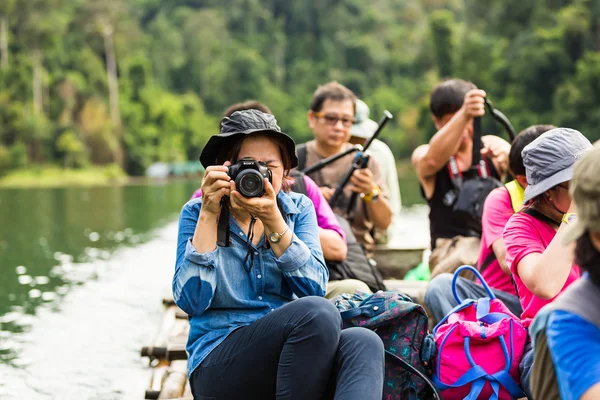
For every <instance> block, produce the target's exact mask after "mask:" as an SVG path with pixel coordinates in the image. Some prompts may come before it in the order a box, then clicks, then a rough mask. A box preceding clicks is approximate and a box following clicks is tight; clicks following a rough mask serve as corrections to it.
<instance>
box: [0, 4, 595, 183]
mask: <svg viewBox="0 0 600 400" xmlns="http://www.w3.org/2000/svg"><path fill="white" fill-rule="evenodd" d="M444 77H460V78H464V79H467V80H471V81H472V82H474V83H475V84H476V85H477V86H479V87H480V88H482V89H485V90H486V91H487V93H488V97H489V99H490V100H491V101H492V102H493V104H494V106H495V107H496V108H498V109H500V110H501V111H502V112H503V113H504V114H506V115H507V116H508V118H509V119H510V120H511V122H512V124H513V125H514V127H515V128H516V129H517V131H519V130H521V129H523V128H525V127H527V126H529V125H531V124H536V123H553V124H556V125H563V126H569V127H573V128H576V129H579V130H580V131H582V132H583V133H584V134H585V135H586V136H588V138H590V140H596V139H600V130H599V129H598V127H599V126H600V107H599V106H598V105H599V104H600V101H599V100H600V2H598V1H591V0H575V1H565V0H536V1H533V0H505V1H480V0H412V1H406V0H370V1H364V0H303V1H290V0H169V1H164V0H70V1H64V0H1V1H0V174H5V173H7V172H9V171H11V170H18V169H23V168H30V167H31V166H35V165H38V166H39V165H53V166H61V167H65V168H85V167H92V166H96V165H118V166H120V167H122V168H123V170H125V171H126V172H127V173H128V174H130V175H142V174H143V173H144V171H145V169H146V168H147V167H148V166H149V165H150V164H152V163H154V162H157V161H164V162H180V161H185V160H197V156H198V155H199V153H200V151H201V148H202V145H203V144H204V143H205V142H206V140H207V138H208V137H209V136H210V135H212V134H214V133H216V132H217V131H218V126H219V118H220V115H221V114H222V112H223V110H224V109H225V108H226V107H227V106H228V105H230V104H232V103H235V102H239V101H243V100H247V99H251V98H252V99H257V100H260V101H262V102H264V103H266V104H267V105H268V106H269V107H270V108H271V109H272V110H273V112H274V114H275V116H276V118H277V119H278V121H279V124H280V126H281V127H282V129H283V130H284V131H286V132H289V133H290V134H291V135H292V136H293V137H294V138H295V139H296V140H297V141H299V142H302V141H305V140H308V139H309V138H310V137H311V132H310V131H309V129H308V125H307V122H306V111H307V109H308V106H309V103H310V99H311V96H312V93H313V92H314V90H315V89H316V87H317V86H318V85H319V84H321V83H324V82H326V81H329V80H337V81H339V82H341V83H343V84H344V85H346V86H348V87H349V88H351V89H352V90H353V91H354V92H355V93H356V94H357V95H358V96H359V97H360V98H362V99H363V100H365V101H366V102H367V104H369V106H370V107H371V117H372V118H373V119H375V120H378V119H379V117H380V116H381V115H382V112H383V110H385V109H388V110H390V111H391V112H392V113H393V114H394V116H395V118H394V119H393V121H392V123H391V124H390V125H389V126H388V127H387V128H386V130H385V131H384V132H383V133H382V136H381V139H383V140H384V141H386V142H387V143H388V144H389V145H390V147H391V148H392V150H393V151H394V153H395V154H396V155H397V157H398V158H405V157H408V156H409V155H410V153H411V152H412V150H413V149H414V148H415V147H416V146H417V145H419V144H420V143H422V142H425V141H427V139H428V138H429V137H430V136H431V134H432V133H433V130H434V127H433V124H432V122H431V118H430V116H429V112H428V96H429V93H430V91H431V89H432V88H433V87H434V86H435V84H436V83H438V82H439V81H440V80H441V79H443V78H444ZM488 121H489V118H488ZM484 127H485V128H486V130H487V131H488V132H493V133H500V130H499V128H498V126H497V125H495V124H493V123H492V122H487V121H486V122H484Z"/></svg>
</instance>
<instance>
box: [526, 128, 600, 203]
mask: <svg viewBox="0 0 600 400" xmlns="http://www.w3.org/2000/svg"><path fill="white" fill-rule="evenodd" d="M591 148H592V144H591V143H590V141H589V140H588V139H587V138H586V137H585V136H583V135H582V134H581V132H579V131H576V130H575V129H569V128H555V129H551V130H549V131H548V132H546V133H544V134H542V135H540V137H538V138H537V139H535V140H534V141H533V142H531V143H529V144H528V145H527V146H525V148H524V149H523V152H522V153H521V155H522V156H523V165H524V166H525V174H526V176H527V182H528V186H527V188H526V189H525V198H524V199H523V203H527V202H528V201H530V200H531V199H533V198H535V197H537V196H539V195H540V194H542V193H544V192H545V191H546V190H548V189H551V188H553V187H554V186H556V185H559V184H561V183H563V182H567V181H570V180H571V179H572V178H573V166H574V165H575V163H576V162H577V160H579V159H580V158H581V157H582V156H583V154H584V153H585V152H586V151H587V150H589V149H591Z"/></svg>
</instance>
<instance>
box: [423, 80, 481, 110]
mask: <svg viewBox="0 0 600 400" xmlns="http://www.w3.org/2000/svg"><path fill="white" fill-rule="evenodd" d="M472 89H477V86H475V84H474V83H471V82H468V81H465V80H463V79H449V80H447V81H444V82H442V83H440V84H439V85H437V86H436V87H435V88H434V89H433V91H432V92H431V96H430V98H429V109H430V110H431V113H432V114H433V115H435V117H436V118H438V119H439V118H442V117H443V116H444V115H448V114H453V113H455V112H457V111H458V110H460V108H461V107H462V105H463V102H464V100H465V94H467V92H468V91H469V90H472Z"/></svg>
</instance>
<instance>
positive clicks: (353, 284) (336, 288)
mask: <svg viewBox="0 0 600 400" xmlns="http://www.w3.org/2000/svg"><path fill="white" fill-rule="evenodd" d="M357 290H358V291H360V292H364V293H368V294H370V293H371V289H369V287H368V286H367V284H366V283H364V282H363V281H359V280H357V279H343V280H339V281H329V282H327V293H326V294H325V298H326V299H328V300H331V299H333V298H335V297H337V296H339V295H340V294H342V293H350V294H353V293H354V292H356V291H357Z"/></svg>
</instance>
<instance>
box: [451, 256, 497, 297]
mask: <svg viewBox="0 0 600 400" xmlns="http://www.w3.org/2000/svg"><path fill="white" fill-rule="evenodd" d="M465 270H468V271H471V272H472V273H473V274H475V276H476V277H477V278H478V279H479V281H480V282H481V284H482V285H483V287H484V289H485V291H486V292H487V294H488V296H489V297H490V299H495V298H496V296H495V295H494V292H492V289H490V287H489V286H488V284H487V282H486V281H485V279H483V276H481V274H480V273H479V271H477V270H476V269H475V268H473V267H472V266H470V265H463V266H462V267H459V268H458V269H457V270H456V272H454V276H453V277H452V294H453V295H454V298H455V299H456V302H457V303H458V304H461V303H462V302H463V300H461V299H460V297H459V296H458V292H457V290H456V281H457V280H458V276H459V275H460V273H461V272H462V271H465Z"/></svg>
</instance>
